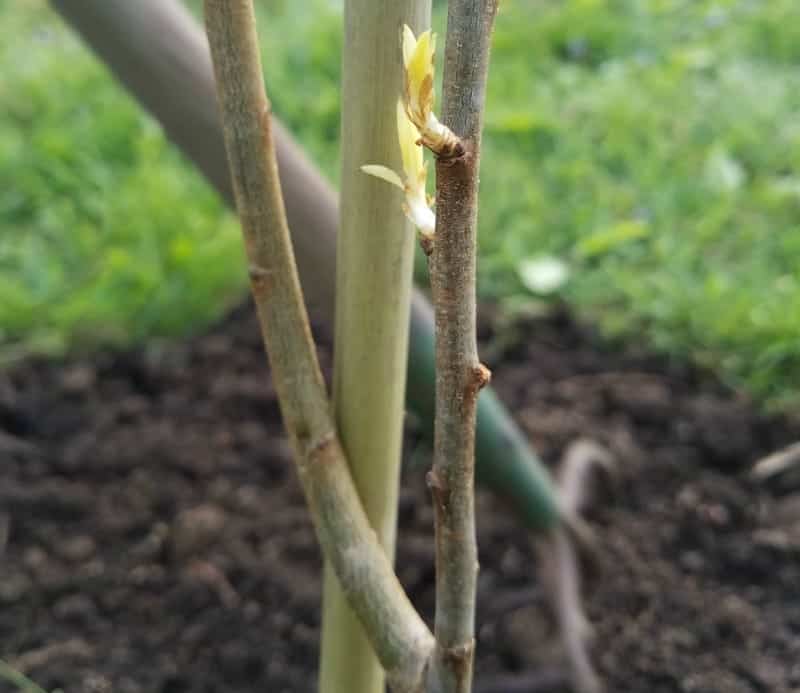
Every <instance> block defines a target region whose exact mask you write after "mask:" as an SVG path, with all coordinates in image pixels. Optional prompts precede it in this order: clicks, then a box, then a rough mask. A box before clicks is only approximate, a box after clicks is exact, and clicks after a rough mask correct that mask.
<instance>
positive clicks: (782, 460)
mask: <svg viewBox="0 0 800 693" xmlns="http://www.w3.org/2000/svg"><path fill="white" fill-rule="evenodd" d="M799 464H800V443H793V444H792V445H789V446H788V447H786V448H783V449H782V450H778V451H777V452H773V453H771V454H770V455H767V456H766V457H763V458H761V459H760V460H758V462H756V463H755V464H754V465H753V469H752V470H751V471H750V475H751V476H752V477H753V478H754V479H758V480H760V481H763V480H765V479H769V478H770V477H773V476H777V475H778V474H783V472H785V471H787V470H789V469H791V468H792V467H795V466H797V465H799Z"/></svg>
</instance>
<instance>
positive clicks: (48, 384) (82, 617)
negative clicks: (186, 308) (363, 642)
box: [0, 306, 800, 693]
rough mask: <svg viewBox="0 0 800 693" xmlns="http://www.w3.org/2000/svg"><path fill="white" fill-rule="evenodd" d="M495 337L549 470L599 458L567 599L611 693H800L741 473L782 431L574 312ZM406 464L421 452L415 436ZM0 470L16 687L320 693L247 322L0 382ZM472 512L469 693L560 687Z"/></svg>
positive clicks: (259, 365) (785, 563)
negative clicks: (592, 542) (582, 601)
mask: <svg viewBox="0 0 800 693" xmlns="http://www.w3.org/2000/svg"><path fill="white" fill-rule="evenodd" d="M495 324H496V321H492V320H489V321H486V322H485V323H484V327H483V330H482V338H483V340H484V343H485V344H487V346H486V348H485V349H484V352H483V353H484V355H486V356H488V360H489V362H490V365H491V366H492V368H493V371H494V380H493V382H494V384H495V386H496V388H497V390H498V391H499V393H500V395H501V397H502V398H503V399H504V400H505V401H506V402H507V403H508V404H509V405H510V406H511V409H512V411H514V412H515V415H516V416H517V418H518V420H519V422H520V423H521V425H522V426H523V428H524V429H525V430H526V432H527V433H528V434H529V436H530V438H531V440H532V441H533V443H534V445H535V446H536V447H537V449H538V450H540V451H541V453H542V455H543V456H544V458H545V460H546V461H547V462H548V463H549V464H555V463H556V462H557V460H558V458H559V456H560V455H561V454H562V452H563V451H564V449H565V448H566V446H567V445H568V444H569V443H570V442H571V441H573V440H574V439H576V438H577V437H587V436H588V437H590V438H593V439H595V440H597V441H600V442H601V443H603V444H605V445H606V446H608V447H609V448H610V449H611V450H612V451H613V453H614V455H615V457H616V460H617V475H616V480H615V483H613V484H611V485H609V487H608V488H607V489H606V490H605V491H604V493H603V494H601V495H600V497H599V498H598V502H597V504H596V506H595V508H594V509H593V510H592V512H591V514H590V516H589V520H590V522H591V525H592V527H593V528H594V529H595V531H596V541H597V547H596V548H597V551H596V557H595V562H594V563H593V564H592V566H591V570H590V574H589V575H587V577H586V582H585V588H586V589H585V592H586V598H587V608H588V613H589V617H590V620H591V622H592V624H593V626H594V632H595V634H596V639H595V641H594V648H593V654H594V659H595V662H596V664H597V666H598V668H599V670H600V672H601V673H602V675H603V677H604V678H605V680H606V682H607V685H608V690H610V691H633V692H640V693H645V692H648V693H658V692H661V691H664V692H666V691H687V692H692V693H711V692H724V693H749V692H754V691H764V692H766V691H769V692H770V693H781V692H783V691H786V692H788V691H798V690H800V601H798V600H797V598H796V595H797V586H798V585H800V561H798V556H800V502H798V498H800V496H796V495H795V494H793V492H792V491H793V488H796V484H792V483H784V485H782V486H781V485H776V484H772V485H767V484H765V483H764V482H756V481H753V480H751V478H750V476H749V475H748V471H749V469H750V468H751V466H752V464H753V462H754V461H755V460H757V459H758V458H759V457H761V456H763V455H765V454H767V453H769V452H772V451H774V450H775V449H778V448H780V447H782V446H784V445H787V444H789V443H790V442H793V441H795V440H798V439H800V426H799V425H798V424H797V423H796V422H791V421H787V420H785V419H783V420H778V419H766V418H763V417H760V416H759V415H757V414H756V412H755V409H754V407H753V406H752V405H751V404H750V403H748V402H747V401H746V399H744V398H742V397H741V396H737V395H735V394H733V393H731V392H730V391H727V390H726V389H725V388H723V387H721V386H720V385H719V384H717V383H715V381H714V380H713V379H712V378H710V377H708V376H706V375H705V374H703V373H699V372H696V371H693V370H691V369H687V368H684V367H681V366H676V365H674V364H670V363H668V362H665V361H664V360H663V359H656V358H653V357H651V356H648V355H646V354H643V353H638V352H637V351H632V350H630V349H628V350H627V351H625V352H621V351H609V350H604V349H603V348H602V346H600V345H599V342H598V340H597V338H596V337H595V335H594V334H593V333H592V332H591V330H589V329H587V328H585V327H581V326H579V325H578V324H576V323H575V322H574V321H573V320H572V319H570V318H569V317H568V316H566V315H557V316H551V317H549V318H546V319H539V320H535V321H528V322H523V323H519V324H516V325H515V326H514V327H513V329H512V330H509V329H506V328H504V329H503V331H502V333H500V332H498V330H497V329H495V328H494V327H493V325H495ZM322 357H323V362H324V363H325V364H326V365H327V364H329V362H330V358H329V351H328V350H327V349H324V348H323V349H322ZM406 447H407V453H406V454H407V456H408V457H409V458H415V459H416V458H419V457H421V456H422V453H421V452H420V451H421V450H422V451H423V452H424V446H421V444H420V441H419V437H418V436H417V434H416V433H415V430H414V427H413V423H411V424H410V425H409V431H408V436H407V446H406ZM0 460H2V465H0V554H2V564H0V655H1V656H2V657H3V658H4V659H5V660H7V661H8V662H10V663H11V664H12V665H13V666H14V667H16V668H17V669H19V670H22V671H24V672H26V673H27V674H28V675H29V676H30V677H31V678H32V679H34V680H36V681H37V682H38V683H39V684H40V685H41V686H42V687H44V688H45V689H47V690H52V689H55V688H61V689H63V690H64V691H65V692H66V693H73V692H75V693H83V692H98V693H99V692H105V691H114V693H195V692H196V693H201V692H202V693H212V692H217V691H219V692H220V693H221V692H223V691H224V692H225V693H230V692H232V691H236V692H238V693H249V692H251V691H252V692H255V691H258V692H259V693H263V691H271V692H275V693H282V692H283V691H287V692H288V691H292V692H294V691H309V692H310V691H313V690H315V676H316V659H317V653H318V643H317V638H318V634H319V592H320V572H321V562H320V556H319V552H318V549H317V546H316V543H315V539H314V535H313V533H312V530H311V527H310V524H309V520H308V518H307V517H306V514H305V510H304V506H303V500H302V496H301V493H300V491H299V488H298V484H297V481H296V478H295V475H294V471H293V468H292V464H291V459H290V452H289V448H288V446H287V442H286V439H285V437H284V435H283V433H282V430H281V423H280V419H279V413H278V405H277V402H276V400H275V394H274V391H273V389H272V387H271V385H270V381H269V377H268V372H267V368H266V366H265V363H264V357H263V355H262V351H261V344H260V342H259V338H258V330H257V328H256V325H255V321H254V318H253V317H252V311H251V309H250V308H249V306H248V307H244V308H242V309H240V310H238V311H235V312H234V313H233V314H231V315H230V316H229V317H228V318H227V319H226V320H224V321H223V322H221V323H220V324H219V325H218V326H216V327H215V328H214V329H213V330H211V331H210V332H209V333H208V334H205V335H202V336H199V337H196V338H193V339H190V340H188V341H186V342H182V343H161V344H151V345H149V346H148V347H147V348H143V349H138V350H133V351H128V352H125V353H104V354H99V355H97V354H95V355H93V356H92V357H91V358H86V359H78V360H73V361H68V362H64V363H53V362H38V361H37V362H27V363H23V364H20V365H18V366H17V367H15V368H13V369H12V370H10V371H7V372H5V373H3V374H0ZM423 476H424V475H423V473H422V471H421V470H420V469H419V468H414V467H413V465H407V467H406V469H405V471H404V476H403V490H402V498H401V502H400V523H401V530H400V540H399V551H398V572H399V575H400V577H401V579H402V581H403V583H404V584H405V586H406V588H407V590H408V592H409V594H410V595H411V597H412V599H413V600H414V602H415V604H417V605H418V607H419V608H420V609H421V610H422V612H423V613H424V614H425V615H426V617H428V618H429V617H430V615H431V613H432V608H433V554H432V541H431V533H432V513H431V507H430V501H429V498H428V494H427V491H426V489H425V485H424V480H423ZM478 509H479V517H478V521H479V543H480V555H481V573H480V584H479V604H480V606H479V612H478V615H477V621H478V634H479V636H478V650H477V652H478V654H477V663H476V690H477V691H480V692H481V693H512V692H513V691H527V692H530V691H565V690H569V688H568V685H567V684H566V683H565V669H564V662H563V657H562V654H561V651H560V645H559V641H558V638H557V635H556V633H555V631H554V627H553V623H552V618H551V615H550V613H549V611H548V608H547V603H546V601H547V600H546V598H545V595H544V593H543V591H542V590H541V589H540V588H538V587H537V585H536V580H535V576H536V566H535V558H534V555H535V553H534V550H533V547H532V545H531V537H530V535H529V533H528V532H527V531H526V530H525V529H524V528H522V527H520V525H519V524H518V522H517V521H516V519H515V517H514V516H513V515H511V514H510V511H509V510H508V508H507V504H506V503H504V502H503V500H502V499H498V498H496V497H494V496H493V495H492V494H491V493H490V492H488V491H485V490H482V491H481V492H480V493H479V497H478ZM11 690H13V686H12V685H11V684H10V683H0V691H11Z"/></svg>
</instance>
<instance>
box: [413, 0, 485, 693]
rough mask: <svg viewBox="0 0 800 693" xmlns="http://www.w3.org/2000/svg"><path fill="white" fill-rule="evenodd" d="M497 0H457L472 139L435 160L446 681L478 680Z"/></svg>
mask: <svg viewBox="0 0 800 693" xmlns="http://www.w3.org/2000/svg"><path fill="white" fill-rule="evenodd" d="M496 9H497V3H496V0H450V5H449V11H448V18H447V43H446V46H445V63H444V88H443V107H442V116H443V117H442V122H443V123H444V124H445V125H446V126H447V127H449V128H450V129H451V130H452V131H453V132H455V133H456V135H458V136H459V137H460V138H461V140H462V142H463V145H464V152H463V154H461V155H460V156H455V157H449V158H442V157H440V158H439V159H438V160H437V164H436V186H437V192H436V219H437V223H436V234H435V241H434V250H433V254H432V255H431V287H432V289H433V300H434V310H435V320H436V368H437V376H436V430H435V441H434V461H433V469H432V470H431V472H430V474H429V484H430V487H431V490H432V493H433V502H434V509H435V519H436V568H437V570H436V628H435V635H436V642H437V657H436V660H435V666H434V668H433V672H432V675H433V677H434V679H435V680H436V685H438V686H439V687H440V688H441V689H442V690H444V691H452V692H453V693H468V692H469V691H470V690H471V687H472V662H473V650H474V621H475V591H476V583H477V573H478V559H477V545H476V542H475V508H474V502H475V489H474V466H475V414H476V407H477V399H478V392H479V391H480V389H481V387H483V385H485V384H486V383H487V382H488V380H489V372H488V371H487V370H486V368H485V367H483V366H482V365H481V363H480V361H479V360H478V349H477V343H476V324H475V268H476V260H475V254H476V231H477V217H478V163H479V154H480V140H481V126H482V120H483V107H484V99H485V92H486V78H487V73H488V65H489V41H490V37H491V31H492V26H493V23H494V16H495V13H496Z"/></svg>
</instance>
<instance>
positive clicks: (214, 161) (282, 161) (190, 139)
mask: <svg viewBox="0 0 800 693" xmlns="http://www.w3.org/2000/svg"><path fill="white" fill-rule="evenodd" d="M50 4H51V5H52V6H53V8H54V9H56V10H57V11H58V12H59V13H60V14H61V15H62V16H63V17H64V19H66V20H67V21H68V22H69V23H70V24H71V25H72V26H73V27H74V28H75V29H76V30H77V31H78V32H79V33H80V34H81V35H82V37H83V38H84V40H85V41H86V42H87V43H88V44H89V46H91V48H92V49H93V50H94V51H95V52H96V53H97V55H98V57H99V58H101V59H102V60H103V61H104V62H105V64H106V65H107V66H108V67H109V68H110V69H111V70H112V72H114V74H115V75H116V77H117V78H118V79H119V80H120V81H121V82H122V83H123V84H124V85H125V86H126V87H127V88H128V89H129V90H130V91H131V93H132V94H134V95H135V96H136V97H137V98H138V99H139V102H140V103H141V105H142V106H143V107H144V108H145V109H147V110H148V111H149V112H150V113H151V114H152V115H153V116H154V117H155V118H156V119H157V120H158V121H159V122H160V123H161V125H162V126H163V127H164V130H165V131H166V134H167V135H168V136H169V137H170V138H171V139H172V141H173V142H174V143H175V144H177V145H178V146H179V147H180V148H181V150H182V151H183V152H184V154H186V155H187V156H188V158H189V159H191V160H192V161H194V163H195V165H196V166H197V167H198V168H199V170H200V171H201V172H202V173H203V174H204V175H205V177H206V179H207V180H208V181H209V182H210V183H211V184H212V185H213V186H214V187H215V188H216V189H217V191H218V192H219V193H220V194H221V195H222V196H223V197H224V198H225V200H226V202H227V203H228V204H232V203H233V189H232V187H231V182H230V174H229V172H228V166H227V162H226V160H225V148H224V146H223V141H222V129H221V125H220V122H219V117H218V113H217V104H216V101H215V95H214V77H213V74H212V70H211V60H210V58H209V54H208V48H207V45H206V41H205V36H204V35H203V33H202V32H201V31H200V28H199V27H198V26H197V24H196V22H195V21H194V19H193V17H192V16H191V15H190V14H189V12H188V10H187V9H186V8H185V7H184V5H183V4H182V3H181V2H180V0H136V2H135V3H132V2H131V1H130V0H50ZM272 128H273V136H274V138H275V149H276V154H277V157H278V169H279V173H280V176H281V186H282V188H283V197H284V201H285V203H286V216H287V217H288V220H289V227H290V229H291V231H292V240H293V243H294V249H295V254H296V257H297V265H298V270H299V272H300V281H301V283H302V285H303V292H304V294H305V298H306V302H307V304H308V305H309V306H310V307H311V309H312V311H313V312H314V313H315V314H318V315H319V316H320V317H322V318H324V319H329V318H330V316H332V315H333V302H334V301H333V294H334V275H335V271H334V265H335V246H336V241H335V234H336V228H337V225H338V211H337V208H336V202H337V200H336V195H335V192H334V190H333V188H332V187H331V186H330V185H329V184H328V182H327V181H325V180H324V179H323V178H322V176H321V175H320V174H319V171H318V170H317V169H316V168H315V167H314V166H313V164H312V163H311V162H310V161H309V160H308V158H307V157H306V156H305V154H304V153H303V152H302V150H301V149H300V147H299V146H298V145H297V143H296V142H295V141H294V140H293V139H292V138H291V136H290V135H289V134H288V133H287V132H286V130H285V129H284V128H283V127H282V126H281V124H280V122H278V120H277V119H276V118H274V117H273V119H272ZM433 361H434V347H433V313H432V311H431V308H430V306H429V305H428V303H427V301H426V300H425V298H424V297H423V296H422V294H421V293H417V294H416V295H415V297H414V299H413V301H412V308H411V325H410V335H409V360H408V385H407V392H406V406H407V407H408V408H409V409H411V410H412V411H414V412H416V414H417V416H418V417H419V419H420V421H421V422H422V424H423V427H424V431H425V434H426V435H428V434H431V437H432V433H433V419H434V395H433V383H434V363H433ZM475 448H476V449H475V456H476V465H477V467H476V472H477V475H478V481H479V482H484V483H486V484H487V485H488V486H489V487H490V488H492V489H493V490H495V491H496V492H498V493H501V494H503V495H504V496H506V497H508V498H510V499H511V500H512V501H514V503H515V506H516V507H517V509H518V510H519V512H520V513H521V514H522V517H523V519H524V521H525V523H526V524H527V526H529V527H531V528H533V529H549V528H551V527H553V526H555V525H557V524H558V521H559V517H558V510H557V504H556V502H555V493H554V492H553V484H552V482H551V480H550V477H549V475H548V474H547V470H546V469H545V468H544V466H543V465H542V464H541V462H540V460H539V459H538V457H537V456H536V453H535V452H534V451H533V450H532V449H531V447H530V445H529V444H528V442H527V440H525V437H524V436H523V435H522V432H521V431H520V430H519V428H518V427H517V426H516V425H515V424H514V422H513V421H512V419H511V417H510V416H509V415H508V412H507V411H506V410H505V408H504V407H503V406H502V404H500V402H499V401H498V400H497V398H496V397H495V396H494V395H493V394H492V392H491V391H490V390H489V389H488V388H487V390H485V391H484V392H482V393H481V395H480V397H479V398H478V428H477V432H476V441H475Z"/></svg>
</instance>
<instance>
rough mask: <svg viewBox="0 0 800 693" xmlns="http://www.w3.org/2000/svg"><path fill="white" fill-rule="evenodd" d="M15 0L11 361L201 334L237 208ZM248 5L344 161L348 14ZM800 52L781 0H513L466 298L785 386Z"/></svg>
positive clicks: (218, 295)
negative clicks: (536, 287) (545, 315)
mask: <svg viewBox="0 0 800 693" xmlns="http://www.w3.org/2000/svg"><path fill="white" fill-rule="evenodd" d="M194 5H195V6H196V5H197V3H196V2H195V3H194ZM12 6H13V9H12ZM26 7H27V8H28V9H27V10H26V11H21V10H20V9H19V5H18V4H16V3H11V2H8V0H6V1H5V2H2V1H1V0H0V37H2V39H3V41H2V44H0V45H2V48H0V65H2V67H3V75H4V78H3V80H2V82H0V109H2V112H3V113H4V115H5V117H4V118H3V119H2V120H0V297H2V298H3V300H0V325H1V326H2V330H3V333H2V334H1V335H0V343H2V344H3V345H4V352H3V353H6V354H7V353H13V352H16V351H26V350H29V349H42V348H47V349H51V350H54V351H58V350H61V349H64V348H66V347H67V346H70V345H82V344H91V343H96V342H97V341H98V340H101V341H107V340H112V341H123V340H130V339H136V340H138V339H143V338H146V337H149V336H152V335H165V334H175V333H181V332H184V331H186V330H187V329H191V328H198V327H200V326H202V325H203V324H205V323H206V322H207V321H208V320H209V319H211V318H212V317H213V316H214V315H216V314H218V313H219V311H220V310H222V309H223V308H224V306H226V305H228V304H229V303H230V302H231V300H234V299H235V297H236V296H237V295H238V292H239V291H240V290H241V288H242V286H243V284H242V279H241V275H242V272H241V268H240V264H241V251H240V250H239V246H238V243H239V241H238V236H237V230H236V228H235V224H234V223H233V221H232V219H231V217H230V215H228V214H227V213H225V212H224V210H223V209H222V208H221V206H220V204H219V202H218V200H217V199H216V198H215V197H214V195H213V194H212V193H211V192H209V190H208V189H207V188H206V187H205V185H204V184H203V183H202V182H201V181H200V180H199V179H198V177H197V176H196V175H195V174H194V173H192V172H190V171H189V169H188V167H187V166H186V165H185V164H184V162H183V161H182V160H181V159H180V157H179V156H178V155H177V154H176V153H175V152H174V151H173V150H172V149H171V148H170V147H169V146H168V145H166V144H165V143H164V140H163V138H162V136H161V134H160V133H159V131H158V129H157V127H156V126H155V125H154V124H153V123H152V122H151V121H150V120H148V119H147V118H146V117H144V116H142V115H141V114H140V113H139V112H138V110H137V108H136V107H135V106H134V105H133V104H132V102H131V101H130V100H129V98H128V97H127V96H126V95H125V94H124V92H123V91H122V90H120V89H118V88H117V87H116V86H114V85H113V83H112V81H111V79H110V77H109V76H108V74H107V73H106V72H105V71H104V70H103V69H102V68H100V67H99V66H97V65H96V64H95V62H94V61H93V59H92V58H91V57H90V56H89V55H88V54H87V53H86V52H84V51H83V49H82V48H81V47H80V46H79V45H78V43H77V42H76V41H74V40H72V39H71V38H70V37H69V35H68V34H67V32H66V31H64V30H62V29H60V28H59V26H58V24H57V22H56V21H54V20H53V19H52V18H50V16H49V14H48V13H47V12H46V11H45V10H44V9H42V5H41V3H39V2H31V3H30V4H27V5H26ZM260 8H261V10H262V13H261V18H262V20H263V21H262V23H261V24H262V34H263V39H264V44H265V46H266V47H267V50H266V51H265V65H266V66H267V72H268V74H267V81H268V85H269V89H270V93H271V96H272V98H273V103H274V107H275V110H276V112H277V113H278V114H279V115H280V116H281V117H282V118H283V119H284V120H285V121H286V122H287V123H288V124H289V125H290V126H291V128H292V130H293V131H294V132H295V133H296V134H297V135H298V137H299V138H300V139H301V141H302V142H303V143H304V144H305V146H306V147H307V148H308V149H309V151H310V152H311V153H312V155H313V157H314V158H315V159H316V160H317V162H318V163H319V164H320V165H321V166H322V168H323V170H325V172H326V173H328V175H329V176H331V178H333V179H335V177H336V170H337V157H338V151H337V137H338V130H339V123H338V112H339V103H338V98H339V96H338V94H339V91H338V83H339V64H340V60H339V54H340V49H341V37H340V34H339V22H340V16H339V14H338V13H339V11H340V10H338V9H336V4H335V3H330V2H325V1H324V0H317V1H316V2H313V3H311V4H310V5H306V4H303V7H301V6H300V3H292V2H288V1H286V0H284V1H279V0H271V1H269V2H262V3H261V5H260ZM436 25H437V28H438V29H439V30H440V31H441V29H442V28H443V18H442V11H441V3H440V4H439V7H438V9H437V19H436ZM32 45H33V46H35V48H32V47H31V46H32ZM19 55H25V56H26V59H25V60H24V61H21V60H18V59H17V56H19ZM798 68H800V5H798V3H797V2H796V0H771V1H770V2H752V0H716V1H714V2H712V1H711V0H605V1H604V0H570V1H566V0H564V1H562V2H558V1H557V0H504V2H503V3H501V13H500V16H499V18H498V25H497V31H496V34H495V40H494V50H493V55H492V68H491V75H490V89H489V104H488V110H487V116H486V137H485V146H484V159H483V169H482V176H481V180H482V204H481V231H480V245H481V259H480V263H479V264H480V268H479V273H480V276H479V281H480V291H481V293H482V294H483V295H484V296H485V297H492V298H495V299H499V300H501V301H502V302H503V303H504V304H505V305H506V306H507V307H508V308H509V309H510V310H516V309H527V308H528V307H529V306H531V305H537V302H540V301H542V300H553V299H561V298H563V299H566V300H567V301H568V302H570V303H571V304H572V305H573V306H574V307H575V308H576V309H577V310H578V312H580V313H581V314H582V315H584V316H587V317H588V318H590V319H592V320H595V321H597V322H598V323H599V324H600V326H601V327H602V328H603V330H604V331H605V333H606V334H607V335H609V336H610V337H613V338H622V339H628V340H634V341H636V342H637V343H645V344H648V345H650V346H651V347H653V348H656V349H658V350H661V351H663V352H665V353H668V354H672V355H674V356H675V357H676V358H681V359H685V358H689V359H692V360H695V361H697V362H700V363H702V364H704V365H707V366H710V367H712V368H715V369H717V370H718V372H720V373H721V374H722V375H723V376H724V377H725V378H726V379H727V380H728V381H729V382H731V383H732V384H734V385H737V386H743V387H746V388H748V389H749V390H750V391H751V392H752V393H754V394H755V395H756V396H757V397H759V398H760V399H762V400H763V401H765V402H766V403H767V404H769V405H772V406H788V405H790V404H791V403H792V402H795V403H796V402H797V401H798V393H797V389H796V388H795V387H794V386H793V383H794V382H797V381H798V379H799V378H800V340H798V339H797V337H798V335H799V334H800V69H798ZM541 256H546V257H552V258H557V259H558V260H559V261H561V262H562V263H564V265H565V267H566V268H567V269H568V272H569V274H568V280H567V281H566V283H564V284H563V285H562V286H561V287H560V288H559V289H558V291H557V292H556V293H553V294H548V295H547V296H540V295H537V294H535V293H533V292H531V291H530V290H528V289H526V283H525V281H524V280H523V276H522V272H521V270H522V269H523V268H524V267H525V266H526V263H527V262H529V261H530V260H532V259H536V258H538V257H541Z"/></svg>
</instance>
